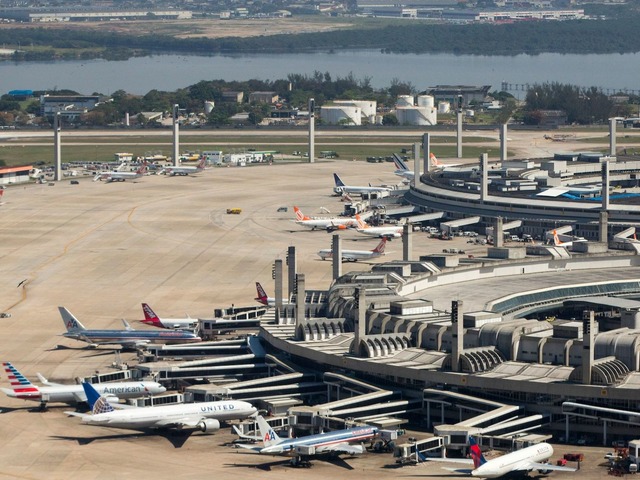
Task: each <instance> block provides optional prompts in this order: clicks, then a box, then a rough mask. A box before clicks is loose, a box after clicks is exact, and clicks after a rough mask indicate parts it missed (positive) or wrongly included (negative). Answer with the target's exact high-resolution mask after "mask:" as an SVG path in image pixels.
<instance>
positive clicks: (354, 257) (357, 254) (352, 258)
mask: <svg viewBox="0 0 640 480" xmlns="http://www.w3.org/2000/svg"><path fill="white" fill-rule="evenodd" d="M318 256H319V257H320V258H321V259H322V260H327V259H328V258H333V251H332V250H330V249H327V250H320V251H319V252H318ZM379 256H381V254H380V253H377V252H372V251H370V250H343V251H342V260H347V261H349V262H357V261H358V260H368V259H371V258H377V257H379Z"/></svg>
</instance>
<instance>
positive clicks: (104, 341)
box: [63, 330, 201, 345]
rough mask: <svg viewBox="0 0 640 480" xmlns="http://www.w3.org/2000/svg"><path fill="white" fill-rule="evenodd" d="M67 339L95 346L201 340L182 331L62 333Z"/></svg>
mask: <svg viewBox="0 0 640 480" xmlns="http://www.w3.org/2000/svg"><path fill="white" fill-rule="evenodd" d="M63 336H65V337H67V338H73V339H74V340H80V341H83V342H87V343H90V344H95V345H114V344H118V345H132V344H133V345H136V344H142V343H193V342H200V341H201V338H200V337H198V336H197V335H196V334H194V333H192V332H187V331H182V330H160V331H155V330H80V331H70V332H65V333H63Z"/></svg>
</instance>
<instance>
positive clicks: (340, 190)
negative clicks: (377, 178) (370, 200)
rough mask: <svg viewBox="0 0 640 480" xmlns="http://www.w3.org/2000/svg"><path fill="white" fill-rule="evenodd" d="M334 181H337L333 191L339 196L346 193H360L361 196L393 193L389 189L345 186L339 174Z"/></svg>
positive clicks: (335, 174)
mask: <svg viewBox="0 0 640 480" xmlns="http://www.w3.org/2000/svg"><path fill="white" fill-rule="evenodd" d="M333 180H334V181H335V184H336V186H335V187H334V189H333V191H334V192H335V193H337V194H338V195H343V194H345V193H358V194H360V195H366V194H368V193H380V192H389V191H391V189H390V188H388V187H372V186H371V185H369V186H368V187H356V186H353V185H345V183H344V182H343V181H342V180H340V177H339V176H338V174H337V173H334V174H333Z"/></svg>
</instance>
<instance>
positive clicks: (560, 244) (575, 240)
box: [547, 230, 587, 248]
mask: <svg viewBox="0 0 640 480" xmlns="http://www.w3.org/2000/svg"><path fill="white" fill-rule="evenodd" d="M547 235H548V233H547ZM565 238H571V240H561V239H560V236H559V234H558V232H557V231H556V230H554V231H553V245H554V246H556V247H567V248H568V247H570V246H572V245H573V244H574V243H578V242H586V241H587V240H586V239H585V238H583V237H570V236H569V235H565Z"/></svg>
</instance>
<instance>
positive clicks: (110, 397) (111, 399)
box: [106, 395, 120, 403]
mask: <svg viewBox="0 0 640 480" xmlns="http://www.w3.org/2000/svg"><path fill="white" fill-rule="evenodd" d="M106 398H107V402H109V403H120V399H119V398H118V397H116V396H115V395H107V396H106Z"/></svg>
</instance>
